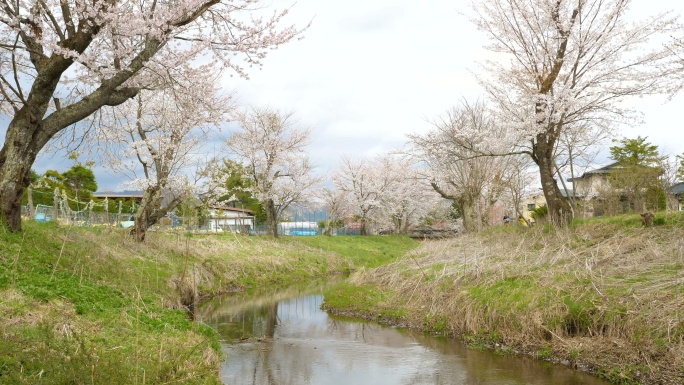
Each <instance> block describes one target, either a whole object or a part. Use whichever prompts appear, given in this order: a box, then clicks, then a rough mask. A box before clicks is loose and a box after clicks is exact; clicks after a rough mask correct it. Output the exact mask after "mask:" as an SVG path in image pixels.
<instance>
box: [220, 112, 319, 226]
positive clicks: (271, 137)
mask: <svg viewBox="0 0 684 385" xmlns="http://www.w3.org/2000/svg"><path fill="white" fill-rule="evenodd" d="M235 115H236V117H235V120H236V121H237V123H238V124H239V125H240V128H241V130H240V131H239V132H237V133H235V134H233V135H232V136H231V138H230V139H229V140H228V142H227V146H228V149H229V150H230V152H231V153H232V154H233V155H234V156H235V157H236V160H237V161H238V162H240V163H242V164H243V165H244V166H245V173H244V176H245V177H246V178H249V179H250V184H249V186H250V187H249V189H250V191H251V192H252V193H253V195H254V196H255V197H256V198H257V199H258V200H259V201H260V202H262V204H263V206H264V210H265V211H266V223H267V224H268V228H269V232H270V234H271V235H273V236H274V237H277V236H278V219H279V218H280V216H281V215H282V213H283V211H285V210H286V209H287V208H288V207H290V206H291V205H293V204H295V203H302V204H303V203H306V202H308V201H310V200H311V195H312V194H313V193H314V190H315V188H316V187H317V185H318V184H319V183H320V181H321V179H320V178H319V177H316V176H315V175H314V174H313V170H314V167H313V165H312V163H311V161H310V160H309V157H308V155H307V154H306V153H305V152H304V148H305V147H306V146H307V145H308V144H309V142H310V131H309V130H308V129H306V128H300V127H298V126H297V122H296V121H295V120H294V118H293V116H292V114H291V113H282V112H279V111H277V110H274V109H272V108H256V107H251V108H247V109H245V110H241V111H238V112H236V114H235Z"/></svg>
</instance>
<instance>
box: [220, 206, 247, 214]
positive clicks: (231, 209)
mask: <svg viewBox="0 0 684 385" xmlns="http://www.w3.org/2000/svg"><path fill="white" fill-rule="evenodd" d="M209 208H210V209H214V210H223V211H234V212H240V213H245V214H253V213H254V212H253V211H252V210H249V209H243V208H239V207H231V206H224V205H213V206H209Z"/></svg>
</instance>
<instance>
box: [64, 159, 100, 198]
mask: <svg viewBox="0 0 684 385" xmlns="http://www.w3.org/2000/svg"><path fill="white" fill-rule="evenodd" d="M90 165H91V164H86V165H82V164H80V163H77V164H75V165H73V166H71V168H70V169H68V170H67V171H65V172H64V173H63V174H62V178H63V179H62V181H63V183H64V185H65V186H66V187H67V189H68V190H69V191H70V192H71V193H72V194H73V196H74V197H75V198H76V199H77V200H81V201H83V202H88V201H90V199H91V197H92V193H94V192H95V191H97V181H96V180H95V173H93V170H92V169H91V168H90V167H89V166H90Z"/></svg>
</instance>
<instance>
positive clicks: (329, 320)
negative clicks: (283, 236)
mask: <svg viewBox="0 0 684 385" xmlns="http://www.w3.org/2000/svg"><path fill="white" fill-rule="evenodd" d="M323 288H324V286H323V284H320V285H315V286H312V287H308V288H290V289H288V290H281V291H278V292H276V293H261V294H252V295H247V294H238V295H232V296H224V297H220V298H216V299H214V300H212V301H210V302H208V303H205V304H203V305H202V306H201V307H200V309H198V313H197V316H198V320H201V321H202V322H204V323H206V324H208V325H209V326H211V327H213V328H214V329H215V330H217V331H218V332H219V333H220V335H221V336H222V338H223V339H224V341H225V342H224V343H223V344H222V347H223V350H224V353H225V360H224V362H223V363H222V364H221V371H220V376H221V381H222V382H223V383H224V384H231V385H242V384H251V385H262V384H263V385H305V384H312V385H322V384H326V385H327V384H330V385H335V384H354V385H366V384H368V385H370V384H378V385H387V384H406V385H409V384H411V385H416V384H429V385H436V384H450V385H451V384H487V385H489V384H491V385H517V384H521V385H522V384H539V385H548V384H554V385H571V384H573V385H574V384H577V385H579V384H583V385H599V384H607V382H604V381H602V380H599V379H597V378H595V377H593V376H590V375H588V374H586V373H582V372H578V371H575V370H572V369H570V368H567V367H565V366H561V365H554V364H550V363H546V362H541V361H536V360H533V359H531V358H527V357H517V356H511V355H501V354H497V353H496V352H493V351H480V350H477V349H471V348H467V347H466V346H465V345H464V343H463V342H462V341H460V340H457V339H453V338H445V337H438V336H432V335H428V334H424V333H422V332H419V331H414V330H407V329H401V328H395V327H389V326H383V325H379V324H376V323H372V322H366V321H362V320H358V319H350V318H344V317H337V316H332V315H328V314H327V313H325V312H324V311H322V310H321V308H320V307H321V303H322V302H323V296H322V294H321V293H322V292H323Z"/></svg>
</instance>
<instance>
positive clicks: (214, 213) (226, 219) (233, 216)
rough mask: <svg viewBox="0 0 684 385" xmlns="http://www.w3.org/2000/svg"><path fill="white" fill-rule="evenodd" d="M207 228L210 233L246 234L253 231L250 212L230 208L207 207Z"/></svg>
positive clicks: (252, 216) (252, 218) (252, 219)
mask: <svg viewBox="0 0 684 385" xmlns="http://www.w3.org/2000/svg"><path fill="white" fill-rule="evenodd" d="M207 222H208V223H207V227H208V228H209V230H211V231H232V232H235V233H244V234H247V233H249V232H250V230H252V229H254V213H253V212H252V210H248V209H243V208H238V207H231V206H221V205H215V206H209V219H207Z"/></svg>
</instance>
